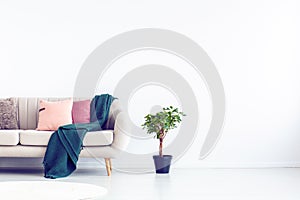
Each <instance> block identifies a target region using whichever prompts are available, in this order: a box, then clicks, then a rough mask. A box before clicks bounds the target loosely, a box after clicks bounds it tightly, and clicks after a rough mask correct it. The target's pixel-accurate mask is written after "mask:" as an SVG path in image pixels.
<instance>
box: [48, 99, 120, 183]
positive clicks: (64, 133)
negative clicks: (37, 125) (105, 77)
mask: <svg viewBox="0 0 300 200" xmlns="http://www.w3.org/2000/svg"><path fill="white" fill-rule="evenodd" d="M114 99H115V98H114V97H113V96H111V95H109V94H102V95H97V96H95V97H94V98H93V100H92V101H91V108H90V109H91V114H90V115H91V119H90V121H91V122H90V123H87V124H68V125H65V126H61V127H59V128H58V130H57V131H55V132H54V133H53V134H52V136H51V138H50V140H49V143H48V147H47V150H46V153H45V157H44V161H43V164H44V173H45V178H51V179H55V178H61V177H66V176H69V175H70V174H71V173H72V172H73V171H75V169H76V164H77V161H78V157H79V154H80V151H81V149H82V141H83V138H84V136H85V134H86V133H87V132H88V131H98V130H102V129H103V126H104V125H105V123H106V121H107V118H108V115H109V109H110V106H111V103H112V102H113V100H114Z"/></svg>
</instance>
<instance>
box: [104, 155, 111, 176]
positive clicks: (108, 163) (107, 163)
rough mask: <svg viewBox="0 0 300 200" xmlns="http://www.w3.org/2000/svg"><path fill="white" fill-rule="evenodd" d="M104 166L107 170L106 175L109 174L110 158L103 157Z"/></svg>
mask: <svg viewBox="0 0 300 200" xmlns="http://www.w3.org/2000/svg"><path fill="white" fill-rule="evenodd" d="M105 167H106V171H107V176H110V175H111V160H110V158H105Z"/></svg>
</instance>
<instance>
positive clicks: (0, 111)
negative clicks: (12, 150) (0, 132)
mask: <svg viewBox="0 0 300 200" xmlns="http://www.w3.org/2000/svg"><path fill="white" fill-rule="evenodd" d="M0 129H18V119H17V103H16V100H15V99H13V98H9V99H0Z"/></svg>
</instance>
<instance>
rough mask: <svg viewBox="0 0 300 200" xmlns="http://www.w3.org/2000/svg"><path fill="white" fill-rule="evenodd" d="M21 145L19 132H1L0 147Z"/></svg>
mask: <svg viewBox="0 0 300 200" xmlns="http://www.w3.org/2000/svg"><path fill="white" fill-rule="evenodd" d="M18 143H19V130H0V146H1V145H4V146H12V145H17V144H18Z"/></svg>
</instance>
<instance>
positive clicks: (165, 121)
mask: <svg viewBox="0 0 300 200" xmlns="http://www.w3.org/2000/svg"><path fill="white" fill-rule="evenodd" d="M182 116H185V114H184V113H183V112H180V111H178V108H174V107H173V106H169V107H166V108H163V110H162V111H160V112H158V113H156V114H154V115H152V114H148V115H146V116H145V117H144V118H145V123H144V124H142V127H143V129H147V133H148V134H155V135H154V138H156V139H159V155H154V156H153V159H154V164H155V169H156V173H160V174H161V173H169V169H170V165H171V160H172V156H171V155H163V152H162V151H163V141H164V139H165V137H166V135H167V133H168V132H169V131H170V130H171V129H174V128H177V125H178V124H179V123H180V122H181V117H182Z"/></svg>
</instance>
